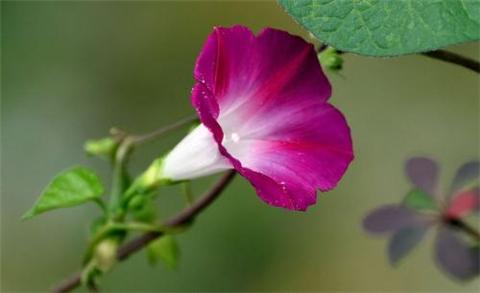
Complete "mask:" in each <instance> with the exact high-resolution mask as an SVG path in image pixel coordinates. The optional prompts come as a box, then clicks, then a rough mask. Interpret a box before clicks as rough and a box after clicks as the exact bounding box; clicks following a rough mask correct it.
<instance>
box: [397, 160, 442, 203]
mask: <svg viewBox="0 0 480 293" xmlns="http://www.w3.org/2000/svg"><path fill="white" fill-rule="evenodd" d="M438 171H439V168H438V164H437V162H435V161H433V160H431V159H429V158H424V157H415V158H411V159H410V160H408V161H407V163H406V165H405V173H406V174H407V177H408V178H409V179H410V181H411V182H412V183H413V185H415V187H417V188H418V189H420V190H422V191H423V192H425V193H426V194H428V195H430V196H434V195H435V188H436V185H437V181H438Z"/></svg>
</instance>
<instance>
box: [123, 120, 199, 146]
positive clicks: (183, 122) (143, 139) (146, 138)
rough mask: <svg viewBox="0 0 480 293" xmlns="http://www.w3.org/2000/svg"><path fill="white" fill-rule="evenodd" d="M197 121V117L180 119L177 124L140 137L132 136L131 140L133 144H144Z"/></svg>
mask: <svg viewBox="0 0 480 293" xmlns="http://www.w3.org/2000/svg"><path fill="white" fill-rule="evenodd" d="M197 120H198V117H197V115H192V116H189V117H185V118H183V119H180V120H179V121H177V122H175V123H173V124H171V125H168V126H165V127H162V128H159V129H157V130H154V131H152V132H150V133H146V134H142V135H134V136H132V138H133V141H134V144H135V145H139V144H142V143H145V142H147V141H150V140H152V139H155V138H157V137H159V136H162V135H164V134H165V133H167V132H170V131H173V130H176V129H178V128H180V127H182V126H185V125H188V124H191V123H193V122H195V121H197Z"/></svg>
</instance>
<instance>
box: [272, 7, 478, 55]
mask: <svg viewBox="0 0 480 293" xmlns="http://www.w3.org/2000/svg"><path fill="white" fill-rule="evenodd" d="M279 3H280V5H281V6H283V8H284V9H285V10H286V11H287V12H288V13H289V14H290V15H291V16H292V17H293V18H294V19H295V20H296V21H297V22H298V23H300V24H301V25H302V26H304V27H305V28H306V29H307V30H309V31H310V32H311V33H313V34H314V35H315V36H316V37H317V38H318V39H319V40H320V41H322V42H324V43H326V44H328V45H331V46H333V47H335V48H337V49H339V50H342V51H348V52H354V53H358V54H362V55H369V56H396V55H403V54H410V53H417V52H422V51H431V50H435V49H438V48H441V47H445V46H448V45H453V44H457V43H462V42H466V41H473V40H478V39H479V38H480V1H478V0H401V1H400V0H398V1H394V0H279Z"/></svg>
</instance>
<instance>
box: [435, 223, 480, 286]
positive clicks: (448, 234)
mask: <svg viewBox="0 0 480 293" xmlns="http://www.w3.org/2000/svg"><path fill="white" fill-rule="evenodd" d="M455 233H456V232H455V231H454V230H453V229H450V228H448V227H444V226H442V227H440V230H439V232H438V235H437V239H436V243H435V245H436V251H435V255H436V260H437V264H438V266H439V267H440V268H441V269H442V270H443V271H445V272H447V273H448V274H449V275H450V276H452V277H454V278H455V279H457V280H461V281H466V280H469V279H471V278H473V277H475V276H477V275H479V273H480V262H479V259H480V253H479V252H480V251H479V247H478V246H477V247H472V246H471V245H469V244H468V243H467V242H466V241H464V240H463V239H461V238H460V237H459V236H457V235H456V234H455Z"/></svg>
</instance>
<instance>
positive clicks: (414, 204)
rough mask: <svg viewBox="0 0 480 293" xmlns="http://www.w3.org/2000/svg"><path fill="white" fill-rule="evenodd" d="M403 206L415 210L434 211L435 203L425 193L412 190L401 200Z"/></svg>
mask: <svg viewBox="0 0 480 293" xmlns="http://www.w3.org/2000/svg"><path fill="white" fill-rule="evenodd" d="M403 204H404V205H405V206H406V207H409V208H412V209H416V210H436V209H437V203H436V202H435V200H434V199H433V198H432V197H431V196H430V195H428V194H427V193H425V192H423V191H421V190H419V189H414V190H412V191H410V192H409V193H408V194H407V195H406V196H405V198H404V199H403Z"/></svg>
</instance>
